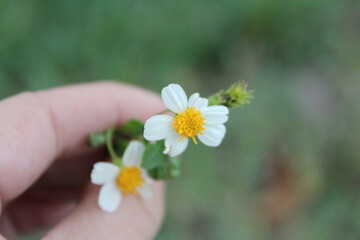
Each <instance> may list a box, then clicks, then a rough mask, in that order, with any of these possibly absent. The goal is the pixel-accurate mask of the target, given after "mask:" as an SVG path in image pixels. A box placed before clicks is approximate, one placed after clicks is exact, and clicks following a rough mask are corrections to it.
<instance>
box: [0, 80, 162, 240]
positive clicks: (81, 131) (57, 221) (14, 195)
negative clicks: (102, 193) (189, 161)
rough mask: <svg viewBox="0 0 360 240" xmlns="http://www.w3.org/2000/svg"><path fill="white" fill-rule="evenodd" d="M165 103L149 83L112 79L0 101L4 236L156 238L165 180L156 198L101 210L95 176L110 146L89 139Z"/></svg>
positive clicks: (128, 200) (155, 188) (128, 198)
mask: <svg viewBox="0 0 360 240" xmlns="http://www.w3.org/2000/svg"><path fill="white" fill-rule="evenodd" d="M163 109H165V107H164V105H163V103H162V101H161V100H160V98H159V97H158V96H157V95H156V94H154V93H151V92H148V91H145V90H143V89H140V88H137V87H134V86H130V85H126V84H119V83H115V82H110V81H104V82H97V83H91V84H80V85H73V86H68V87H61V88H55V89H50V90H45V91H39V92H26V93H21V94H18V95H16V96H13V97H10V98H7V99H5V100H2V101H1V102H0V116H1V117H0V206H2V212H1V217H0V233H1V235H0V240H3V239H13V238H15V237H16V236H18V235H19V234H22V233H28V232H31V231H34V230H36V229H39V228H44V227H47V228H48V227H52V228H51V229H50V230H49V231H48V232H47V234H46V235H45V236H44V237H43V239H75V240H76V239H87V240H91V239H97V240H98V239H122V240H126V239H137V240H138V239H152V238H154V236H155V234H156V232H157V230H158V228H159V226H160V225H161V221H162V217H163V209H164V199H163V198H164V197H163V195H164V184H163V183H162V182H159V181H154V183H153V185H152V187H153V191H154V194H153V197H152V198H151V199H150V200H146V201H145V200H143V199H142V198H140V197H138V196H134V195H128V196H126V197H124V198H123V201H122V202H121V204H120V206H119V208H118V209H117V210H116V211H115V212H114V213H106V212H103V211H101V210H100V208H99V207H98V204H97V198H98V193H99V186H95V185H92V184H90V183H89V177H90V171H91V168H92V166H93V164H94V162H96V161H102V160H105V157H106V152H105V150H104V149H100V150H94V149H91V148H90V147H89V146H87V144H86V136H87V135H88V134H89V133H91V132H99V131H103V130H105V129H106V128H108V127H110V126H114V125H119V124H122V123H124V122H125V121H126V120H128V119H131V118H136V119H140V120H143V121H145V120H146V119H147V118H149V117H151V116H152V115H154V114H156V113H158V112H160V111H162V110H163Z"/></svg>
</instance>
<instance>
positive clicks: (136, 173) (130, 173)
mask: <svg viewBox="0 0 360 240" xmlns="http://www.w3.org/2000/svg"><path fill="white" fill-rule="evenodd" d="M144 182H145V179H144V178H143V177H142V175H141V169H140V168H138V167H123V168H122V169H121V171H120V173H119V175H118V177H117V179H116V183H117V185H118V187H119V188H120V190H121V191H122V192H124V193H125V195H127V194H129V193H133V194H135V195H137V194H138V191H137V189H136V188H137V187H141V186H142V185H143V184H144Z"/></svg>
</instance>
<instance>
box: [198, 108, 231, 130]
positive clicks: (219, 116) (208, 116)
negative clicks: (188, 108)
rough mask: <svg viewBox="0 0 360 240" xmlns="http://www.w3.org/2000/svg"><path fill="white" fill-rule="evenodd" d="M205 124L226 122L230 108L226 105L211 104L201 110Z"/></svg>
mask: <svg viewBox="0 0 360 240" xmlns="http://www.w3.org/2000/svg"><path fill="white" fill-rule="evenodd" d="M201 114H202V116H203V117H204V118H205V124H210V125H217V124H223V123H225V122H226V121H227V120H228V119H229V117H228V116H227V115H228V114H229V109H228V108H227V107H225V106H210V107H207V108H204V109H202V110H201Z"/></svg>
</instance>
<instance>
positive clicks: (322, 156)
mask: <svg viewBox="0 0 360 240" xmlns="http://www.w3.org/2000/svg"><path fill="white" fill-rule="evenodd" d="M359 10H360V3H359V1H355V0H344V1H335V0H312V1H310V0H290V1H285V0H273V1H268V0H256V1H250V0H244V1H236V0H226V1H215V0H207V1H202V0H198V1H190V0H183V1H165V0H158V1H129V0H127V1H126V0H125V1H114V0H104V1H81V0H79V1H71V0H63V1H56V2H54V1H44V0H28V1H24V0H14V1H0V83H1V87H0V97H1V98H5V97H8V96H11V95H13V94H16V93H18V92H21V91H27V90H38V89H44V88H50V87H56V86H60V85H64V84H71V83H80V82H88V81H95V80H99V79H116V80H119V81H124V82H129V83H133V84H137V85H140V86H143V87H146V88H149V89H151V90H154V91H157V92H159V91H160V90H161V88H162V87H164V86H166V85H167V84H168V83H172V82H177V83H180V84H181V85H183V86H184V88H185V89H186V90H187V91H188V92H189V93H191V92H200V93H201V95H210V94H212V93H213V92H215V91H217V90H218V89H219V88H224V87H227V86H228V85H230V84H231V83H232V82H234V81H237V80H239V79H245V80H247V81H248V83H249V87H250V88H252V89H254V90H255V99H254V100H253V102H252V104H251V105H249V106H247V107H246V108H244V109H238V110H234V111H233V112H231V118H230V121H229V123H228V124H227V126H228V133H227V137H226V138H225V140H224V143H223V144H222V145H221V147H219V148H216V149H212V148H206V147H204V146H196V147H194V146H191V147H190V149H189V151H187V152H186V154H185V155H184V157H183V159H184V160H183V174H182V177H181V178H180V179H178V180H176V181H172V182H171V183H169V185H168V193H167V197H168V199H167V203H168V207H167V208H168V209H167V215H166V219H165V221H164V225H163V227H162V229H161V231H160V233H159V236H158V238H157V239H160V240H162V239H173V240H177V239H179V240H180V239H195V240H196V239H210V240H211V239H259V240H260V239H356V238H358V236H360V225H359V223H360V201H359V200H360V191H359V180H360V178H359V176H360V161H359V159H360V150H359V148H358V146H359V143H360V125H359V119H360V101H359V97H358V94H359V90H360V81H359V80H360V79H359V78H360V71H359V70H360V68H359V66H360V57H359V56H360V41H359V39H360V38H359V37H360V31H359V28H358V23H359V21H360V18H359V14H358V13H359Z"/></svg>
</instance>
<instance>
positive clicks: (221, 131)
mask: <svg viewBox="0 0 360 240" xmlns="http://www.w3.org/2000/svg"><path fill="white" fill-rule="evenodd" d="M204 128H205V130H204V134H203V135H200V134H198V135H197V136H198V137H199V139H200V141H201V142H202V143H204V144H205V145H207V146H210V147H217V146H219V145H220V143H221V141H222V140H223V138H224V136H225V133H226V128H225V126H224V124H219V125H205V126H204Z"/></svg>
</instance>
